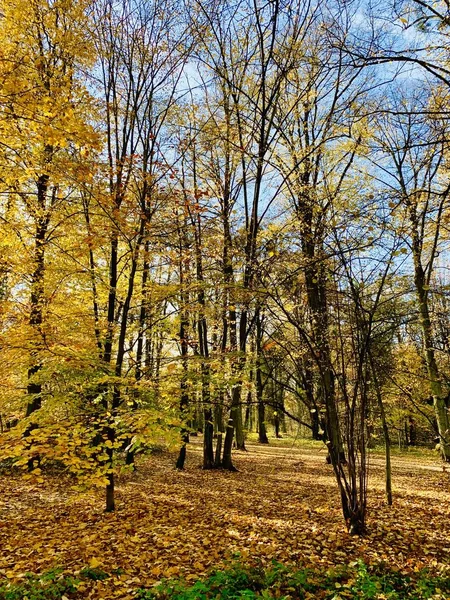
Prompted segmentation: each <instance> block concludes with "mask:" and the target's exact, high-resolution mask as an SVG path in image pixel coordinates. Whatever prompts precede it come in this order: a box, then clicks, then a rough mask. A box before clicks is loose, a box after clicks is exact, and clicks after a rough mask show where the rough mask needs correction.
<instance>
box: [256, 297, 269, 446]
mask: <svg viewBox="0 0 450 600" xmlns="http://www.w3.org/2000/svg"><path fill="white" fill-rule="evenodd" d="M261 361H262V318H261V309H260V307H258V308H257V314H256V369H255V370H256V373H255V384H256V401H257V405H258V432H259V443H260V444H268V443H269V438H268V437H267V430H266V415H265V405H264V397H263V396H264V390H263V382H262V372H261Z"/></svg>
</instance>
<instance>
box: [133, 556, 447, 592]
mask: <svg viewBox="0 0 450 600" xmlns="http://www.w3.org/2000/svg"><path fill="white" fill-rule="evenodd" d="M449 592H450V578H449V577H448V576H447V577H433V576H431V575H430V574H429V573H428V572H427V571H423V572H421V573H419V574H417V575H415V576H414V578H413V577H412V576H410V575H406V574H402V573H399V572H397V571H391V570H389V569H388V568H387V567H386V566H385V565H383V564H379V565H376V566H366V565H365V564H364V563H363V562H361V561H359V562H358V563H355V564H353V565H350V566H340V567H336V568H334V569H329V570H328V571H320V570H313V569H295V568H294V567H291V566H285V565H281V564H279V563H274V564H273V565H272V567H271V568H269V569H264V568H262V567H248V566H243V565H240V564H238V563H235V564H232V565H230V566H229V567H228V568H226V569H225V570H223V571H218V570H214V571H212V572H211V573H210V574H209V576H208V577H206V578H205V579H203V580H199V581H197V582H195V583H194V584H189V583H188V582H186V581H184V580H180V579H178V580H173V579H171V580H163V581H162V582H161V583H160V584H159V585H157V586H155V587H154V588H152V589H150V590H144V589H141V590H138V593H137V598H138V600H172V599H173V600H175V599H176V600H209V599H214V600H240V599H244V598H246V599H248V600H253V599H256V598H265V599H267V600H268V599H270V598H278V599H279V600H290V599H292V600H294V599H298V600H304V599H307V598H316V597H317V598H323V599H324V600H343V599H344V598H346V599H350V600H356V599H364V600H372V599H373V600H376V599H378V598H383V599H385V600H404V599H408V598H410V599H411V600H413V599H414V600H426V599H431V598H435V599H439V598H441V599H442V600H443V599H444V598H448V597H449Z"/></svg>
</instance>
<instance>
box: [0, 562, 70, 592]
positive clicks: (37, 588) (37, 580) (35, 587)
mask: <svg viewBox="0 0 450 600" xmlns="http://www.w3.org/2000/svg"><path fill="white" fill-rule="evenodd" d="M78 583H79V582H78V580H77V579H75V577H72V576H68V575H64V574H63V569H62V568H56V569H52V570H51V571H48V572H47V573H43V574H42V575H35V574H34V573H27V574H26V575H25V579H24V581H22V582H20V583H10V582H0V600H24V599H25V598H27V600H60V599H61V598H62V596H65V595H66V594H72V593H74V592H76V590H77V584H78Z"/></svg>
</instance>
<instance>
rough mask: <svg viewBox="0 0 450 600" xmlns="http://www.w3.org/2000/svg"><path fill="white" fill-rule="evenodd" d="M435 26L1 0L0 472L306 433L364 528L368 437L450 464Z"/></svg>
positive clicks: (366, 13)
mask: <svg viewBox="0 0 450 600" xmlns="http://www.w3.org/2000/svg"><path fill="white" fill-rule="evenodd" d="M448 15H449V6H448V3H447V2H446V1H445V0H443V1H442V2H433V3H431V2H430V3H428V2H426V1H422V0H420V1H419V0H411V1H410V2H406V1H405V2H398V3H397V2H396V3H395V4H390V3H389V2H387V3H383V2H382V3H379V5H378V6H377V9H376V11H375V12H374V11H373V10H372V8H371V6H370V5H369V4H367V3H358V2H339V1H336V2H335V1H332V0H330V1H329V2H326V3H324V2H317V3H315V2H306V1H305V2H301V1H295V2H285V1H284V0H273V1H267V2H260V1H259V0H253V1H250V0H236V1H235V2H228V1H227V2H218V1H216V0H211V1H209V0H205V1H204V2H203V1H200V0H191V1H187V0H186V2H173V1H172V0H160V1H158V2H156V1H146V2H139V1H136V2H134V1H130V0H121V1H117V2H113V1H111V0H96V1H91V0H81V1H76V2H75V1H74V0H31V1H30V0H26V1H25V0H14V1H7V0H3V1H2V3H1V14H0V30H1V39H2V45H1V47H0V100H1V105H0V166H1V168H0V194H1V195H0V247H1V252H0V356H1V361H0V382H1V383H0V415H1V421H0V424H1V448H0V453H1V458H2V469H5V470H6V472H7V473H8V472H12V473H13V474H14V473H16V472H17V470H18V469H19V470H20V471H21V472H23V477H24V478H25V481H27V480H28V481H29V482H31V483H35V484H40V483H43V482H44V478H45V476H46V474H47V473H49V472H53V471H54V470H55V469H56V470H58V469H59V470H60V471H61V472H63V473H64V476H69V477H70V478H71V481H73V482H75V483H76V485H78V486H84V487H85V488H86V489H88V488H89V487H90V486H100V487H105V489H106V510H107V511H109V512H111V511H113V510H114V508H115V480H116V479H117V476H118V475H119V474H121V473H122V474H123V473H127V472H130V473H132V472H133V470H134V459H135V456H136V455H137V454H140V453H146V452H148V451H151V450H155V449H161V448H169V449H171V450H172V451H176V453H177V456H176V457H174V461H173V462H174V463H175V462H176V466H177V468H178V469H180V470H181V469H183V467H184V465H185V461H186V460H187V461H189V453H188V452H187V449H188V448H189V446H188V442H189V438H190V436H192V435H195V434H197V433H198V432H201V433H202V437H201V442H202V448H201V450H202V457H201V461H202V466H203V469H204V470H212V469H222V470H228V471H233V470H234V469H235V466H234V464H233V460H234V459H233V445H235V447H236V448H237V449H238V450H244V449H245V447H246V436H247V435H248V434H249V433H251V432H257V436H258V441H259V443H261V444H267V443H268V442H269V438H268V434H271V433H272V432H273V435H274V436H276V437H282V436H284V437H285V436H287V435H288V436H294V437H308V436H309V437H311V438H313V439H314V440H322V441H323V442H324V443H325V445H326V448H327V453H325V454H324V455H323V458H324V460H325V456H326V454H328V456H327V460H328V462H329V464H330V465H331V466H330V467H328V468H329V469H331V471H332V472H333V474H334V478H335V481H336V483H337V490H338V493H337V494H336V502H339V501H340V502H341V505H342V512H343V516H344V519H345V524H346V527H347V529H348V531H349V532H350V533H352V534H364V533H365V532H366V531H367V524H366V512H367V511H366V506H367V480H368V469H367V465H368V457H369V450H370V448H371V447H372V448H373V447H375V446H378V445H384V446H385V453H384V456H385V489H386V501H387V503H388V504H391V503H392V481H391V479H392V478H391V459H390V453H391V444H395V445H399V446H400V447H408V446H414V445H416V444H423V445H428V446H429V447H434V446H435V445H437V450H438V451H439V453H440V455H441V458H442V459H443V460H444V461H445V462H448V461H449V460H450V421H449V419H450V417H449V382H450V375H449V373H450V370H449V357H450V341H449V335H450V317H449V311H448V304H449V294H450V287H449V286H450V281H449V276H448V242H449V227H450V203H449V191H450V187H449V184H450V180H449V168H448V162H447V159H448V155H449V131H448V130H449V92H450V87H449V86H450V64H449V54H448V47H449V44H448V42H449V23H450V21H449V16H448ZM186 455H187V458H186ZM436 460H438V456H437V454H436ZM7 476H9V475H7ZM130 476H131V475H130ZM227 477H228V475H227Z"/></svg>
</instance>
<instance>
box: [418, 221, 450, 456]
mask: <svg viewBox="0 0 450 600" xmlns="http://www.w3.org/2000/svg"><path fill="white" fill-rule="evenodd" d="M411 221H412V223H413V227H414V232H416V231H417V227H418V223H416V221H417V219H416V218H415V217H414V215H413V216H412V217H411ZM412 247H413V257H414V283H415V286H416V293H417V299H418V303H419V313H420V325H421V328H422V335H423V346H424V357H425V363H426V365H427V370H428V377H429V381H430V389H431V394H432V396H433V404H434V411H435V416H436V421H437V425H438V431H439V439H440V442H439V448H440V453H441V456H442V459H443V460H444V461H445V462H450V417H449V409H448V407H447V398H446V397H447V395H446V393H445V392H444V389H443V385H442V379H441V376H440V373H439V368H438V365H437V362H436V357H435V354H434V348H433V332H432V325H431V319H430V311H429V304H428V289H427V285H426V279H425V273H424V270H423V268H422V263H421V249H420V240H419V239H418V235H417V234H416V233H415V235H414V236H413V245H412Z"/></svg>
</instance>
